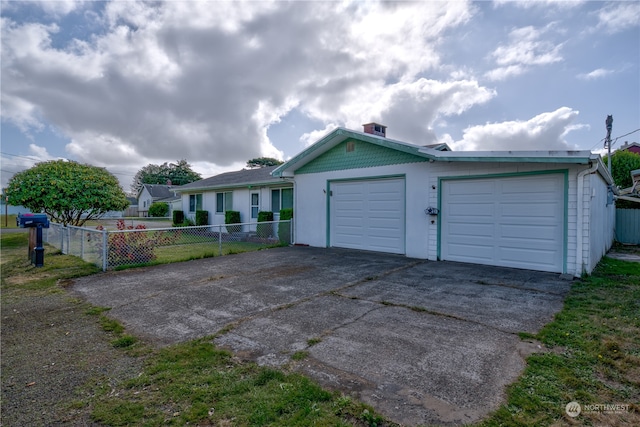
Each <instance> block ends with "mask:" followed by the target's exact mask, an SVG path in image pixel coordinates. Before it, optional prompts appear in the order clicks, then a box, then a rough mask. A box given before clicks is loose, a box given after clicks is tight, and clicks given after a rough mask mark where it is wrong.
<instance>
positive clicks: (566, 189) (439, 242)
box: [436, 169, 569, 274]
mask: <svg viewBox="0 0 640 427" xmlns="http://www.w3.org/2000/svg"><path fill="white" fill-rule="evenodd" d="M552 174H553V175H555V174H561V175H563V177H564V182H563V184H564V195H563V196H564V217H563V222H564V225H563V228H564V235H563V243H562V245H563V248H562V272H563V273H565V274H566V272H567V252H568V248H567V246H568V233H569V231H568V226H569V170H568V169H556V170H545V171H530V172H506V173H496V174H487V175H460V176H441V177H438V211H440V212H442V183H443V181H456V180H457V181H462V180H471V179H491V178H497V179H500V178H513V177H522V176H536V175H552ZM441 219H442V216H441V215H440V216H438V225H437V233H438V235H437V248H436V259H437V260H438V261H441V260H442V257H441V253H442V224H441Z"/></svg>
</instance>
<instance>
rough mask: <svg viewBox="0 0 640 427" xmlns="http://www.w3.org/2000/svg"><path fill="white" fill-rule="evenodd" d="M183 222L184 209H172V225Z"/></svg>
mask: <svg viewBox="0 0 640 427" xmlns="http://www.w3.org/2000/svg"><path fill="white" fill-rule="evenodd" d="M183 222H184V211H178V210H175V211H173V225H181V224H182V223H183Z"/></svg>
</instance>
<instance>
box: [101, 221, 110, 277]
mask: <svg viewBox="0 0 640 427" xmlns="http://www.w3.org/2000/svg"><path fill="white" fill-rule="evenodd" d="M108 240H109V239H107V230H102V271H107V267H108V256H109V254H108V248H107V247H108V244H107V243H108V242H107V241H108Z"/></svg>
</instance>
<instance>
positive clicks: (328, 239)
mask: <svg viewBox="0 0 640 427" xmlns="http://www.w3.org/2000/svg"><path fill="white" fill-rule="evenodd" d="M384 179H402V180H403V181H404V186H403V188H404V195H403V200H404V215H405V218H404V229H405V236H404V253H406V252H407V176H406V174H396V175H375V176H364V177H354V178H338V179H328V180H327V182H326V191H325V193H326V203H325V206H326V209H325V213H326V218H327V229H326V230H325V236H326V247H327V248H330V247H331V184H333V183H340V182H349V181H380V180H384Z"/></svg>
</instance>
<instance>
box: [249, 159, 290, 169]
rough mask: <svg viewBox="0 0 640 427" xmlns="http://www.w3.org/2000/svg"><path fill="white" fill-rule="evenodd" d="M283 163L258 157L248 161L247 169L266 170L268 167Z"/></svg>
mask: <svg viewBox="0 0 640 427" xmlns="http://www.w3.org/2000/svg"><path fill="white" fill-rule="evenodd" d="M282 163H284V162H283V161H281V160H278V159H274V158H273V157H256V158H255V159H251V160H247V167H248V168H250V169H254V168H264V167H267V166H279V165H281V164H282Z"/></svg>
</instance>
